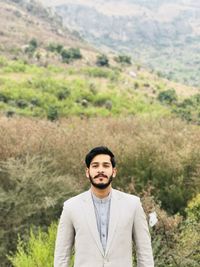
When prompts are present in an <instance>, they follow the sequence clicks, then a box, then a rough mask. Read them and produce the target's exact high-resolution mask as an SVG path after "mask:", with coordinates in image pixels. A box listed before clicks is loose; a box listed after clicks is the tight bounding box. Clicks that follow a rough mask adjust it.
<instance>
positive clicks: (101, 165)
mask: <svg viewBox="0 0 200 267" xmlns="http://www.w3.org/2000/svg"><path fill="white" fill-rule="evenodd" d="M115 175H116V169H115V168H113V167H112V163H111V161H110V156H109V155H104V154H100V155H97V156H95V157H94V158H93V160H92V161H91V163H90V167H89V168H87V169H86V176H87V177H88V178H89V179H90V182H91V184H92V185H93V186H94V187H96V188H99V189H105V188H107V187H108V186H109V185H110V183H111V182H112V178H114V177H115Z"/></svg>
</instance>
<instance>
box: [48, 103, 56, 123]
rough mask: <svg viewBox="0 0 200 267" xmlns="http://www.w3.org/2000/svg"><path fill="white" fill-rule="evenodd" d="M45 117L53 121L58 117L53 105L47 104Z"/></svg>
mask: <svg viewBox="0 0 200 267" xmlns="http://www.w3.org/2000/svg"><path fill="white" fill-rule="evenodd" d="M47 119H48V120H50V121H55V120H57V119H58V108H57V107H54V106H49V108H48V111H47Z"/></svg>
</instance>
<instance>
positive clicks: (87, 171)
mask: <svg viewBox="0 0 200 267" xmlns="http://www.w3.org/2000/svg"><path fill="white" fill-rule="evenodd" d="M85 174H86V177H87V178H89V169H88V168H86V169H85Z"/></svg>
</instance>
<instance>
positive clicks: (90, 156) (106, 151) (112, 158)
mask: <svg viewBox="0 0 200 267" xmlns="http://www.w3.org/2000/svg"><path fill="white" fill-rule="evenodd" d="M100 154H105V155H109V156H110V161H111V164H112V166H113V168H114V167H115V165H116V161H115V156H114V154H113V153H112V151H110V150H109V149H108V148H107V147H106V146H98V147H95V148H93V149H92V150H91V151H90V152H89V153H88V154H87V155H86V157H85V163H86V166H87V167H88V168H89V167H90V163H91V161H92V160H93V158H94V157H95V156H97V155H100Z"/></svg>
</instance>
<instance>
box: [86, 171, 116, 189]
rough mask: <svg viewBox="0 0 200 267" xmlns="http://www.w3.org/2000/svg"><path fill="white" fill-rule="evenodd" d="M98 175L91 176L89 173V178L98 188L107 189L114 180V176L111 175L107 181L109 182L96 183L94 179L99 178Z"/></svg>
mask: <svg viewBox="0 0 200 267" xmlns="http://www.w3.org/2000/svg"><path fill="white" fill-rule="evenodd" d="M97 177H98V176H95V177H94V178H92V177H91V175H90V174H89V179H90V183H91V184H92V185H93V186H94V187H96V188H98V189H106V188H107V187H108V186H109V185H110V184H111V182H112V179H113V176H112V175H111V176H110V177H109V179H108V181H107V183H95V181H94V179H95V178H97Z"/></svg>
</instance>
